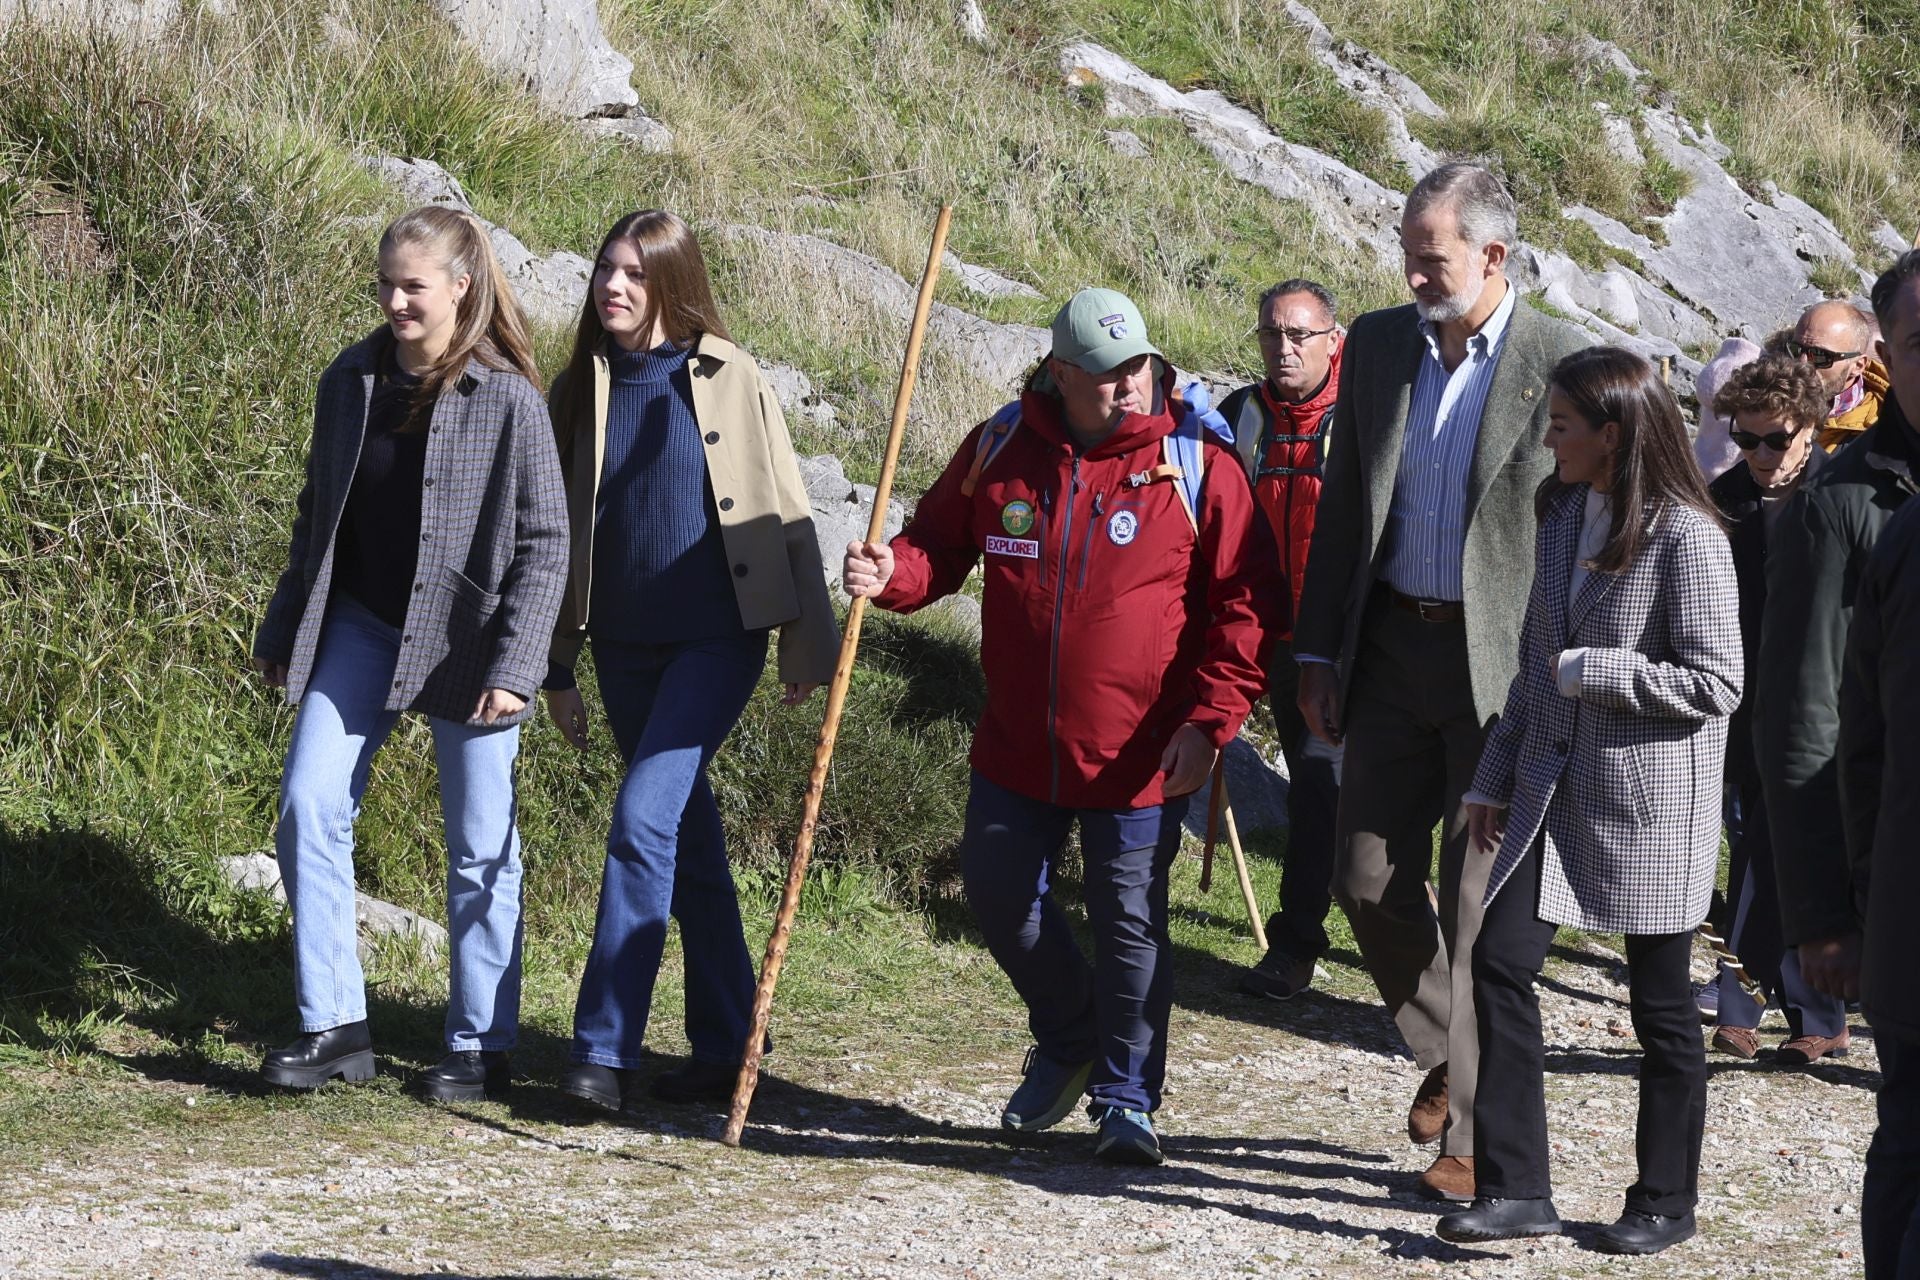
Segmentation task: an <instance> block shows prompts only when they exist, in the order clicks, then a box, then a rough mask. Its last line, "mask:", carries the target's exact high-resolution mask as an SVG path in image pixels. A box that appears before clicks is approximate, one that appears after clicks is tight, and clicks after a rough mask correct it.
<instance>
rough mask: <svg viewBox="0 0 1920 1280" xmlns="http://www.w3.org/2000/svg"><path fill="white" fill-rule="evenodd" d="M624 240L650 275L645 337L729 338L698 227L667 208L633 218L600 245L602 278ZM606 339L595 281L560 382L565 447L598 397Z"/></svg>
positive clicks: (679, 341)
mask: <svg viewBox="0 0 1920 1280" xmlns="http://www.w3.org/2000/svg"><path fill="white" fill-rule="evenodd" d="M622 240H624V241H626V242H627V243H628V244H630V245H632V246H633V247H634V250H635V252H637V253H638V254H639V255H640V270H641V272H642V274H644V275H645V277H646V283H647V308H646V311H645V313H643V314H642V315H641V317H640V331H641V332H642V333H652V332H653V326H654V325H655V324H656V323H657V324H659V326H660V327H661V328H662V329H663V330H664V331H665V332H666V335H667V338H668V340H669V341H671V342H673V343H675V344H676V345H678V346H682V347H687V346H691V345H693V343H694V342H696V341H698V340H699V337H700V335H701V334H703V333H710V334H712V335H713V336H714V337H716V338H727V337H729V335H728V333H727V326H726V325H725V324H724V323H723V322H722V321H721V319H720V308H719V307H717V306H715V305H714V301H713V285H712V282H710V281H709V280H708V279H707V262H706V259H705V258H703V257H701V255H700V242H699V241H698V240H697V239H695V238H694V234H693V228H692V227H689V226H688V225H687V224H686V223H685V222H684V221H683V220H681V219H680V218H679V217H678V216H677V215H675V214H671V213H668V212H667V211H666V210H665V209H640V210H638V211H636V212H634V213H629V214H627V215H626V216H625V217H623V218H621V219H620V220H619V221H618V222H616V223H614V224H613V226H612V228H611V229H610V230H609V231H608V232H607V234H606V236H605V238H604V239H602V240H601V241H600V250H599V252H598V253H596V254H594V259H593V260H594V274H595V275H596V276H597V275H598V274H599V271H600V260H601V259H602V258H604V257H606V254H607V250H608V249H610V248H611V247H613V245H614V244H615V243H616V242H618V241H622ZM606 340H607V330H606V326H605V325H603V324H601V323H600V308H599V307H597V306H595V305H594V301H593V285H592V284H591V283H589V284H588V286H587V297H586V300H585V301H584V302H583V303H582V304H581V306H580V325H579V327H578V328H577V329H576V330H575V331H574V335H573V354H572V355H571V356H569V357H568V359H567V367H566V369H565V370H564V371H563V372H562V374H561V376H560V378H558V379H556V380H555V381H556V382H558V383H559V384H560V395H559V397H557V399H558V401H559V403H556V404H555V405H554V415H553V430H554V435H555V436H556V437H557V438H558V440H559V443H560V447H561V448H562V449H564V448H566V447H567V443H568V441H569V440H570V439H571V438H572V436H573V429H574V424H575V423H576V422H577V421H578V420H579V416H580V412H581V410H582V409H583V408H584V407H585V406H586V403H587V402H588V401H589V399H590V398H591V396H592V394H593V392H592V388H593V356H594V353H595V352H597V351H599V350H600V348H601V345H602V344H603V343H604V342H605V341H606Z"/></svg>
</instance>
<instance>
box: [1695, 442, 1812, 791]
mask: <svg viewBox="0 0 1920 1280" xmlns="http://www.w3.org/2000/svg"><path fill="white" fill-rule="evenodd" d="M1827 462H1828V458H1827V455H1826V454H1824V453H1822V452H1821V451H1820V450H1819V449H1817V448H1815V449H1812V450H1810V451H1809V452H1808V454H1807V462H1806V470H1805V471H1804V472H1803V473H1802V475H1801V476H1800V488H1802V489H1805V488H1807V487H1809V486H1811V485H1812V484H1813V483H1814V481H1815V478H1816V477H1818V476H1819V475H1820V473H1821V472H1822V471H1824V470H1826V466H1827ZM1707 492H1708V493H1710V494H1712V495H1713V502H1714V505H1715V506H1717V507H1719V508H1720V514H1721V515H1722V516H1723V517H1725V518H1726V522H1727V545H1728V546H1730V547H1731V548H1732V549H1733V576H1734V579H1735V581H1736V582H1738V584H1739V587H1740V653H1741V657H1742V658H1743V659H1744V660H1745V663H1746V665H1745V668H1744V670H1745V671H1746V673H1747V694H1746V697H1744V698H1743V699H1741V701H1740V709H1739V710H1738V711H1735V712H1734V713H1733V723H1732V724H1731V725H1730V726H1729V727H1728V730H1727V781H1729V782H1731V783H1733V784H1734V785H1735V786H1738V787H1743V788H1744V787H1750V786H1753V785H1754V784H1755V783H1757V782H1758V781H1759V771H1758V770H1757V769H1756V768H1755V767H1754V763H1753V703H1754V686H1755V685H1756V683H1757V681H1756V680H1755V679H1754V675H1755V672H1756V671H1757V670H1758V659H1759V656H1760V621H1761V619H1762V618H1764V617H1765V616H1766V609H1767V534H1768V530H1767V516H1766V510H1765V501H1764V498H1763V496H1762V494H1761V492H1760V486H1759V485H1758V484H1755V483H1754V479H1753V472H1751V471H1749V470H1747V464H1746V462H1745V460H1744V459H1743V460H1741V461H1739V462H1736V463H1734V464H1733V466H1732V467H1731V468H1729V469H1728V470H1726V471H1723V472H1721V473H1720V474H1719V475H1718V476H1716V477H1715V478H1714V481H1713V483H1712V484H1710V485H1708V486H1707ZM1794 492H1795V496H1797V495H1798V493H1799V490H1795V491H1794ZM1785 501H1787V502H1789V503H1790V502H1792V501H1793V499H1792V497H1789V498H1787V499H1785ZM1779 514H1780V516H1781V518H1782V519H1784V518H1785V517H1786V512H1784V511H1783V512H1780V513H1779Z"/></svg>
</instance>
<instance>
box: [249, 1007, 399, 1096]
mask: <svg viewBox="0 0 1920 1280" xmlns="http://www.w3.org/2000/svg"><path fill="white" fill-rule="evenodd" d="M335 1076H339V1077H340V1078H341V1079H342V1080H345V1081H347V1082H349V1083H358V1082H359V1081H362V1080H371V1079H373V1037H372V1036H371V1035H370V1034H369V1033H368V1031H367V1024H366V1021H365V1020H364V1019H362V1020H361V1021H359V1022H349V1023H348V1024H347V1025H346V1026H344V1027H333V1028H331V1029H330V1030H327V1031H309V1032H306V1033H305V1034H303V1035H302V1036H301V1037H300V1038H299V1039H298V1040H295V1041H294V1042H293V1043H292V1044H290V1045H287V1046H286V1047H285V1048H283V1049H275V1050H273V1052H271V1053H269V1054H268V1055H267V1056H266V1059H265V1060H264V1061H262V1062H261V1064H260V1078H261V1079H262V1080H265V1081H266V1082H267V1083H268V1084H274V1085H279V1086H280V1087H281V1088H283V1089H318V1088H319V1087H320V1086H321V1085H323V1084H325V1083H326V1082H327V1081H329V1080H331V1079H333V1078H334V1077H335Z"/></svg>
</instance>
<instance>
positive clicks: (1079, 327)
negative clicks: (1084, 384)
mask: <svg viewBox="0 0 1920 1280" xmlns="http://www.w3.org/2000/svg"><path fill="white" fill-rule="evenodd" d="M1142 355H1147V356H1160V359H1162V360H1165V359H1166V357H1165V356H1164V355H1160V349H1159V348H1158V347H1156V346H1154V345H1153V344H1152V343H1151V342H1148V341H1147V322H1146V321H1145V320H1143V319H1141V318H1140V308H1138V307H1136V306H1134V305H1133V300H1132V299H1131V298H1129V297H1127V295H1126V294H1124V293H1121V292H1120V291H1119V290H1118V289H1082V290H1081V291H1080V292H1078V293H1076V294H1074V295H1073V297H1071V298H1069V299H1068V300H1067V305H1066V306H1064V307H1062V308H1060V314H1058V315H1056V316H1055V317H1054V318H1053V356H1054V359H1056V360H1066V361H1068V362H1070V363H1072V364H1076V365H1079V366H1080V367H1081V368H1082V369H1085V370H1086V371H1087V372H1088V373H1105V372H1107V370H1109V369H1113V368H1116V367H1118V366H1120V365H1123V364H1125V363H1126V362H1127V361H1129V360H1131V359H1133V358H1134V357H1135V356H1142Z"/></svg>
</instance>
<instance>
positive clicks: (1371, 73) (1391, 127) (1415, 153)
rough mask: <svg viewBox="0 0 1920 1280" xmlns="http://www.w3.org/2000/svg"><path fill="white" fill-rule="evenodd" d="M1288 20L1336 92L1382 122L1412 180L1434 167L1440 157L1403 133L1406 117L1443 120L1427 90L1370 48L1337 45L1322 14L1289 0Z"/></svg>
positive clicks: (1346, 44)
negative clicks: (1332, 81)
mask: <svg viewBox="0 0 1920 1280" xmlns="http://www.w3.org/2000/svg"><path fill="white" fill-rule="evenodd" d="M1287 17H1288V18H1289V19H1291V20H1292V21H1293V23H1294V25H1295V26H1297V27H1299V28H1301V30H1303V31H1304V32H1306V36H1307V51H1308V52H1309V53H1311V54H1312V55H1313V56H1314V58H1315V59H1316V60H1317V61H1319V62H1320V64H1321V65H1322V66H1324V67H1326V68H1327V69H1328V70H1330V71H1332V72H1333V74H1334V78H1335V79H1337V80H1339V82H1340V87H1341V88H1343V89H1345V90H1346V91H1347V92H1348V93H1349V94H1351V95H1353V97H1354V98H1356V99H1358V100H1359V101H1360V102H1362V103H1365V104H1366V105H1367V106H1369V107H1372V108H1373V109H1374V110H1375V111H1378V112H1379V113H1380V114H1381V116H1382V117H1384V118H1385V120H1386V122H1387V139H1388V145H1390V146H1391V147H1392V148H1393V154H1394V156H1395V158H1397V159H1398V160H1399V161H1400V163H1401V164H1403V165H1405V166H1406V167H1407V171H1408V172H1409V173H1411V174H1412V175H1413V176H1414V178H1415V179H1416V180H1417V179H1419V178H1420V177H1422V176H1423V175H1425V174H1426V173H1427V172H1428V171H1429V170H1431V169H1434V168H1436V167H1438V165H1439V163H1440V157H1439V156H1438V155H1436V154H1435V153H1434V151H1433V149H1432V148H1430V147H1428V146H1427V145H1426V144H1425V143H1423V142H1421V141H1420V140H1419V139H1417V138H1415V137H1414V136H1413V134H1412V132H1411V131H1410V130H1409V129H1408V128H1407V114H1408V113H1409V112H1411V113H1413V114H1415V115H1421V116H1426V117H1427V118H1428V119H1431V120H1438V119H1441V118H1442V117H1444V116H1445V115H1446V112H1444V111H1442V110H1441V109H1440V107H1439V105H1438V104H1437V103H1435V102H1434V100H1433V99H1432V98H1429V97H1428V96H1427V91H1426V90H1425V89H1422V88H1421V87H1420V86H1419V85H1418V84H1416V83H1415V82H1414V80H1413V78H1412V77H1410V76H1408V75H1407V74H1406V73H1405V72H1403V71H1401V70H1399V69H1398V68H1397V67H1395V66H1393V65H1392V64H1391V63H1389V62H1388V61H1387V60H1386V59H1384V58H1382V57H1381V56H1380V55H1379V54H1377V53H1375V52H1373V51H1372V50H1371V49H1366V48H1362V47H1361V46H1360V45H1357V44H1355V43H1353V41H1351V40H1345V41H1339V42H1336V41H1335V40H1334V38H1333V33H1332V32H1331V31H1329V30H1328V29H1327V24H1326V23H1324V22H1322V21H1321V20H1320V15H1319V14H1317V13H1315V12H1314V11H1313V10H1312V9H1309V8H1308V7H1307V6H1306V5H1304V4H1302V3H1300V0H1287Z"/></svg>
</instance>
